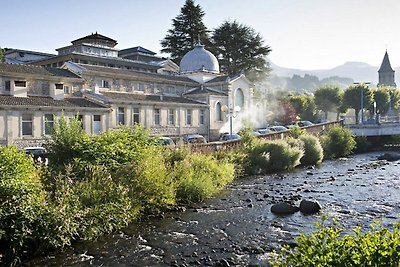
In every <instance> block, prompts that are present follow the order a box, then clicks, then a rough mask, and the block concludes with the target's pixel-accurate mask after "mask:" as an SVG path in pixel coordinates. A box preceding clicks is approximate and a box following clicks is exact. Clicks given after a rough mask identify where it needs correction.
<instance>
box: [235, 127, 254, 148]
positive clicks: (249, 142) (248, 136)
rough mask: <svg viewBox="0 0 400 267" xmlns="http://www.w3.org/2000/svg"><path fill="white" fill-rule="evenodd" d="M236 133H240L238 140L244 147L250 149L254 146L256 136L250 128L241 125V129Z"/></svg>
mask: <svg viewBox="0 0 400 267" xmlns="http://www.w3.org/2000/svg"><path fill="white" fill-rule="evenodd" d="M238 134H239V135H240V140H241V143H242V146H243V147H244V149H251V148H252V147H254V145H255V143H256V141H257V138H255V137H254V135H253V129H252V128H250V127H243V128H242V129H240V131H239V132H238Z"/></svg>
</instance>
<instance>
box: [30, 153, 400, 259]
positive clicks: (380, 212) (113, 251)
mask: <svg viewBox="0 0 400 267" xmlns="http://www.w3.org/2000/svg"><path fill="white" fill-rule="evenodd" d="M381 154H382V153H367V154H360V155H355V156H352V157H349V158H348V159H339V160H335V161H325V162H324V163H323V164H322V166H320V167H318V168H315V169H312V168H299V169H296V170H295V171H294V172H290V173H282V174H274V175H267V176H258V177H251V178H246V179H240V180H237V181H236V182H235V183H233V184H232V185H230V186H229V187H228V188H227V190H226V191H224V192H223V194H221V195H220V196H218V197H216V198H213V199H211V200H209V201H207V202H206V203H202V204H201V205H197V206H195V207H190V208H187V209H186V211H183V212H171V213H167V214H164V215H163V216H160V217H157V218H150V219H147V220H145V221H142V222H139V223H135V224H132V225H130V226H129V227H127V228H126V229H124V230H122V231H118V232H115V233H113V234H110V235H107V236H104V237H102V238H99V239H98V240H97V241H95V242H79V243H77V244H75V245H74V246H73V247H71V248H68V249H66V250H65V251H63V252H54V253H51V252H50V253H49V254H48V255H47V256H44V257H40V258H36V259H32V260H30V261H28V262H26V263H25V264H24V266H265V265H266V262H267V260H268V258H269V254H270V252H271V251H272V250H274V249H277V248H279V247H281V246H282V245H283V244H293V243H294V238H295V237H296V236H298V235H299V234H300V233H309V232H310V231H313V230H315V225H314V222H315V221H320V220H321V216H322V214H326V215H327V216H328V218H329V219H328V220H327V223H329V222H330V220H331V219H333V218H336V219H338V220H339V221H340V225H341V226H342V227H344V228H345V229H347V231H349V232H350V229H351V228H353V227H355V226H357V225H361V226H363V227H364V228H365V229H367V228H368V226H369V225H370V224H371V223H373V222H374V221H375V220H381V221H382V224H383V225H384V226H389V227H391V225H392V224H393V223H394V222H399V221H400V218H399V215H400V161H394V162H388V161H382V160H377V156H379V155H381ZM302 199H311V200H317V201H318V202H319V203H320V205H321V206H322V212H321V213H319V214H316V215H303V214H301V213H300V212H297V213H295V214H293V215H289V216H275V215H274V214H272V213H271V211H270V208H271V205H272V204H274V203H277V202H280V201H284V200H289V201H292V202H294V203H296V204H298V203H299V202H300V201H301V200H302Z"/></svg>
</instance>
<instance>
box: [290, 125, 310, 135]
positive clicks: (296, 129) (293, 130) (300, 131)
mask: <svg viewBox="0 0 400 267" xmlns="http://www.w3.org/2000/svg"><path fill="white" fill-rule="evenodd" d="M305 134H307V131H306V130H305V129H302V128H300V127H299V126H298V125H296V126H294V127H293V128H290V130H289V136H290V137H292V138H299V137H300V136H302V135H305Z"/></svg>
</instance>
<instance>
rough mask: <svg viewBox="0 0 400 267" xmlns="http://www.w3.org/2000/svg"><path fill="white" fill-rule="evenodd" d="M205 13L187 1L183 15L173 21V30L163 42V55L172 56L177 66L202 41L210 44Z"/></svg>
mask: <svg viewBox="0 0 400 267" xmlns="http://www.w3.org/2000/svg"><path fill="white" fill-rule="evenodd" d="M204 15H205V13H204V11H203V10H202V9H201V7H200V5H195V3H194V0H186V2H185V4H184V6H183V7H182V8H181V13H180V14H179V15H178V16H177V17H176V18H174V19H172V29H169V30H168V34H167V36H165V38H164V39H163V40H162V41H161V46H162V47H163V49H161V52H162V53H168V54H170V58H171V59H172V60H173V61H174V62H175V63H177V64H179V63H180V61H181V59H182V57H183V56H184V55H185V54H186V53H187V52H188V51H189V50H191V49H192V48H193V47H194V46H195V45H196V44H197V42H198V41H199V39H200V41H201V42H202V43H203V44H205V45H208V44H209V43H210V41H209V36H208V30H207V28H206V26H205V25H204V23H203V21H202V20H203V17H204Z"/></svg>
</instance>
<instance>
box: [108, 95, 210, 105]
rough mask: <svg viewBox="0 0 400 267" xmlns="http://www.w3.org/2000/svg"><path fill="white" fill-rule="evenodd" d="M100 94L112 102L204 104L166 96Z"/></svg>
mask: <svg viewBox="0 0 400 267" xmlns="http://www.w3.org/2000/svg"><path fill="white" fill-rule="evenodd" d="M102 94H103V95H104V96H106V97H108V98H110V99H113V100H125V101H142V102H158V103H164V102H168V103H181V104H197V105H199V104H201V105H204V103H201V102H198V101H195V100H191V99H188V98H185V97H180V96H177V97H174V96H166V95H163V96H161V95H145V94H132V93H115V92H102Z"/></svg>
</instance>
